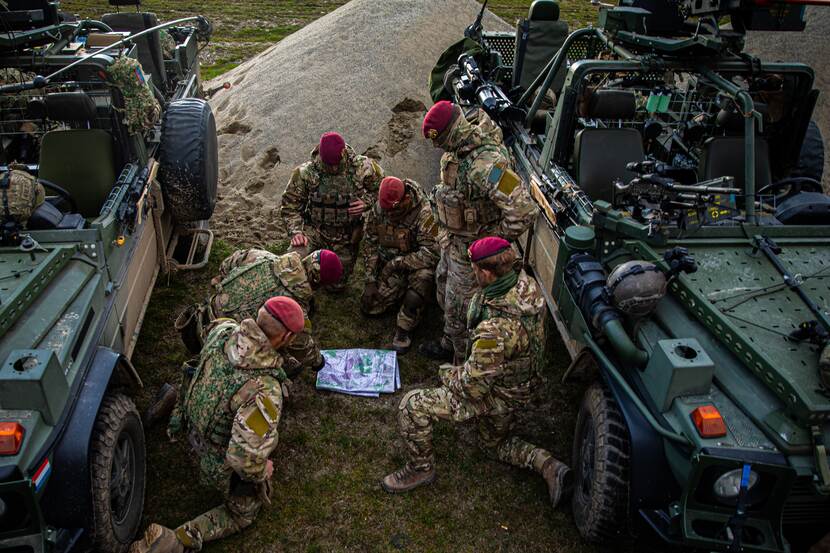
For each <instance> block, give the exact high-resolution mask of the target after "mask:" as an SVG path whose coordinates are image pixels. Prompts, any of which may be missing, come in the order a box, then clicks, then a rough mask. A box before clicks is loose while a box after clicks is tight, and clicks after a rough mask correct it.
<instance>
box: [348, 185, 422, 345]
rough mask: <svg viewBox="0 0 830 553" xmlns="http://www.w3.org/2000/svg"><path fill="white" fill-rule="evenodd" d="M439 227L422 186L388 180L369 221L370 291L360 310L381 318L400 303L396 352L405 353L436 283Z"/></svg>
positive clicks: (368, 276)
mask: <svg viewBox="0 0 830 553" xmlns="http://www.w3.org/2000/svg"><path fill="white" fill-rule="evenodd" d="M437 234H438V226H437V225H436V223H435V220H434V219H433V217H432V210H431V209H430V207H429V203H428V202H427V200H426V198H425V197H424V195H423V193H422V192H421V190H420V188H419V186H418V183H416V182H414V181H411V180H406V181H402V180H400V179H398V178H395V177H386V178H385V179H383V181H382V182H381V183H380V192H379V193H378V201H377V202H376V203H375V205H374V207H373V208H372V209H371V210H370V211H369V213H368V216H367V218H366V232H365V239H364V240H365V245H364V250H363V252H364V258H365V263H366V287H365V289H364V292H363V299H362V302H361V310H362V311H363V313H364V314H366V315H379V314H381V313H384V312H385V311H386V310H388V309H389V308H390V307H392V306H393V305H397V304H398V303H399V302H401V306H400V309H399V311H398V320H397V329H396V332H395V337H394V338H393V340H392V349H394V350H395V351H397V352H398V353H405V352H406V351H407V350H409V347H410V346H411V344H412V338H411V336H410V333H411V332H412V330H414V328H415V326H416V325H417V324H418V321H419V320H420V318H421V313H422V311H423V308H424V304H425V302H426V300H427V298H429V297H430V295H431V294H432V288H433V283H434V282H435V266H436V264H437V263H438V244H437V243H436V241H435V237H436V235H437Z"/></svg>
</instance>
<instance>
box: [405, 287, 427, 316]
mask: <svg viewBox="0 0 830 553" xmlns="http://www.w3.org/2000/svg"><path fill="white" fill-rule="evenodd" d="M403 306H404V307H405V308H406V310H407V311H410V312H412V311H417V310H419V309H420V308H421V307H423V306H424V298H422V297H421V294H419V293H418V292H416V291H415V290H413V289H411V288H410V289H408V290H407V291H406V293H405V294H404V296H403Z"/></svg>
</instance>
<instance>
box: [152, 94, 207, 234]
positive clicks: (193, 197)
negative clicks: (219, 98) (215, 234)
mask: <svg viewBox="0 0 830 553" xmlns="http://www.w3.org/2000/svg"><path fill="white" fill-rule="evenodd" d="M158 176H159V182H161V187H162V191H163V192H164V203H165V207H166V208H167V209H170V211H171V212H172V213H173V217H174V218H175V219H176V221H178V222H180V223H184V222H189V221H201V220H204V219H210V216H211V215H213V208H214V207H215V206H216V191H217V185H218V182H219V145H218V142H217V138H216V120H215V119H214V118H213V112H212V111H211V109H210V105H209V104H208V103H207V102H206V101H204V100H201V99H199V98H185V99H183V100H176V101H174V102H170V105H168V107H167V111H166V112H165V113H164V119H163V120H162V124H161V145H160V147H159V173H158Z"/></svg>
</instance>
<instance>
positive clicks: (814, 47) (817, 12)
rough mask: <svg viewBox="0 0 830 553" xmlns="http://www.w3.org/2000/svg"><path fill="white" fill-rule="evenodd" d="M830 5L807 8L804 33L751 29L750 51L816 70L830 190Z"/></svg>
mask: <svg viewBox="0 0 830 553" xmlns="http://www.w3.org/2000/svg"><path fill="white" fill-rule="evenodd" d="M828 36H830V9H828V8H822V7H814V6H810V7H808V8H807V29H806V30H805V31H804V32H803V33H783V32H781V33H774V32H769V33H760V32H757V33H756V32H749V33H748V35H747V40H746V51H747V52H752V53H753V54H755V55H756V56H758V57H760V58H761V59H763V60H764V61H798V62H802V63H806V64H807V65H809V66H810V67H812V68H813V69H814V70H815V72H816V82H815V86H816V88H818V89H819V90H820V91H821V95H820V96H819V99H818V103H817V104H816V110H815V112H814V113H813V119H815V121H816V123H818V125H819V127H820V128H821V134H822V136H824V151H825V153H824V189H825V190H828V191H830V46H828V44H829V43H828V42H827V37H828Z"/></svg>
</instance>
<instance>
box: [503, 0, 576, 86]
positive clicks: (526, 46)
mask: <svg viewBox="0 0 830 553" xmlns="http://www.w3.org/2000/svg"><path fill="white" fill-rule="evenodd" d="M566 38H568V24H567V23H566V22H565V21H560V20H559V4H558V3H557V2H554V1H553V0H534V2H533V3H532V4H531V5H530V10H529V11H528V15H527V19H523V20H520V21H519V24H518V27H517V29H516V49H515V51H514V57H513V86H521V87H522V88H523V89H527V87H528V86H529V85H530V83H532V82H533V80H534V79H535V78H536V77H538V76H539V73H541V72H542V70H543V69H544V68H545V66H546V65H547V64H548V62H549V61H550V60H551V58H553V56H555V55H556V53H557V52H558V51H559V49H560V48H561V47H562V44H564V42H565V39H566ZM565 74H566V68H565V66H564V65H563V66H562V68H561V69H560V71H559V74H558V75H557V76H556V79H554V81H553V85H552V86H551V90H553V91H554V92H556V93H557V94H558V91H559V90H560V89H561V88H562V84H563V83H564V81H565Z"/></svg>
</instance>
